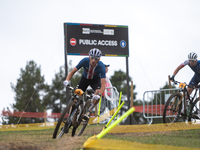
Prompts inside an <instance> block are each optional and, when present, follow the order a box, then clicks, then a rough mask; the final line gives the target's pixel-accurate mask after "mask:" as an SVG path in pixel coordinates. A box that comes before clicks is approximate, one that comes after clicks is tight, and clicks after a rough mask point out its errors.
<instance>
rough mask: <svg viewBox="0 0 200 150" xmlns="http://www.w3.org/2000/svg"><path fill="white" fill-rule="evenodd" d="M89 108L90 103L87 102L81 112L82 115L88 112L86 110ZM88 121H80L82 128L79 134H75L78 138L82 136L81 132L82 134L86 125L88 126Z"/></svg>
mask: <svg viewBox="0 0 200 150" xmlns="http://www.w3.org/2000/svg"><path fill="white" fill-rule="evenodd" d="M90 106H91V101H88V102H87V103H86V104H85V106H84V110H83V113H84V114H85V113H86V112H87V111H88V109H89V108H90ZM88 121H89V120H84V119H82V122H81V125H82V127H81V129H80V131H79V133H78V134H77V136H80V135H82V134H83V132H84V130H85V128H86V126H87V124H88Z"/></svg>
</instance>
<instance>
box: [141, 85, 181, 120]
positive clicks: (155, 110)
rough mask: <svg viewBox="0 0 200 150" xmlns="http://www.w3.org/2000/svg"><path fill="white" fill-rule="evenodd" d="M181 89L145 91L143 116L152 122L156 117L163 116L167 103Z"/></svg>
mask: <svg viewBox="0 0 200 150" xmlns="http://www.w3.org/2000/svg"><path fill="white" fill-rule="evenodd" d="M178 90H179V89H161V90H153V91H145V92H144V94H143V116H144V118H146V119H147V121H148V123H149V124H151V123H152V122H153V119H154V118H162V117H163V110H164V106H165V103H166V101H167V99H168V98H169V96H170V95H171V94H172V93H175V92H178Z"/></svg>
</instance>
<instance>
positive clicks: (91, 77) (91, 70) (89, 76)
mask: <svg viewBox="0 0 200 150" xmlns="http://www.w3.org/2000/svg"><path fill="white" fill-rule="evenodd" d="M94 69H95V67H94V68H92V67H91V66H90V67H89V71H88V75H87V79H93V73H94Z"/></svg>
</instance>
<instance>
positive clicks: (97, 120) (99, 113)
mask: <svg viewBox="0 0 200 150" xmlns="http://www.w3.org/2000/svg"><path fill="white" fill-rule="evenodd" d="M100 110H101V97H100V100H99V109H98V116H97V117H98V120H97V124H99V116H100Z"/></svg>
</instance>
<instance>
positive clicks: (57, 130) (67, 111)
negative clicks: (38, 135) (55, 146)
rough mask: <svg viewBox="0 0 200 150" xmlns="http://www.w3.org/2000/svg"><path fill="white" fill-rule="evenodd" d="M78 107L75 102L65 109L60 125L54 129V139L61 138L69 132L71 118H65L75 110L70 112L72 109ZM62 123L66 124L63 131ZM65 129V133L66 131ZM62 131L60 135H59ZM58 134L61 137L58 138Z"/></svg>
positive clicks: (59, 121)
mask: <svg viewBox="0 0 200 150" xmlns="http://www.w3.org/2000/svg"><path fill="white" fill-rule="evenodd" d="M75 107H76V103H75V102H74V101H71V102H70V103H69V104H68V106H67V107H66V108H65V109H64V111H63V113H62V114H61V116H60V118H59V120H58V123H57V125H56V128H55V129H54V133H53V138H54V139H55V138H61V137H62V136H63V134H64V133H65V132H66V131H68V130H69V128H70V127H71V123H72V120H69V118H70V116H68V118H65V115H66V114H67V113H68V114H69V111H73V109H71V110H70V108H75ZM62 122H65V125H64V126H63V128H62V129H61V128H60V127H61V125H62ZM64 128H65V131H64ZM59 130H60V133H59V134H58V132H59ZM57 134H58V135H59V137H58V136H57Z"/></svg>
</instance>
